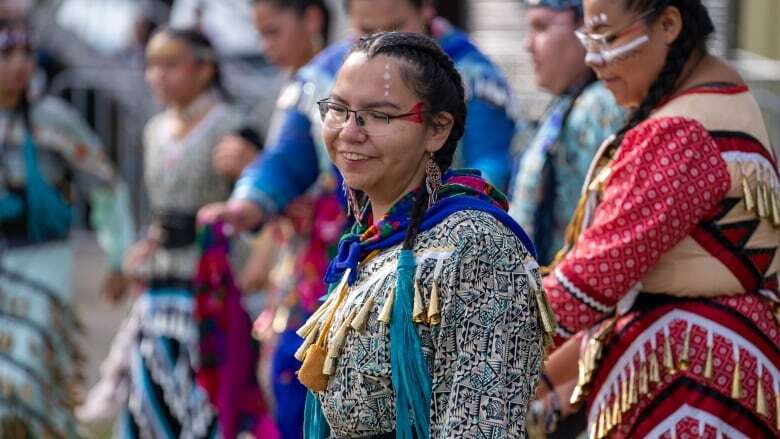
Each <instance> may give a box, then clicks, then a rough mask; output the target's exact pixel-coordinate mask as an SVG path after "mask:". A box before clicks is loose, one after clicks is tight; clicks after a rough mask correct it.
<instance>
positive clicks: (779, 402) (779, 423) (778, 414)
mask: <svg viewBox="0 0 780 439" xmlns="http://www.w3.org/2000/svg"><path fill="white" fill-rule="evenodd" d="M775 428H777V429H778V430H780V393H777V394H776V395H775Z"/></svg>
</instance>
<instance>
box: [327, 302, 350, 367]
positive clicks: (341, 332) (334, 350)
mask: <svg viewBox="0 0 780 439" xmlns="http://www.w3.org/2000/svg"><path fill="white" fill-rule="evenodd" d="M355 314H357V311H355V309H354V308H353V309H352V310H351V311H350V312H349V315H347V318H346V319H344V321H343V322H341V326H339V329H338V330H337V331H336V335H335V336H334V337H333V339H332V340H331V341H330V345H329V346H328V356H327V357H326V359H325V365H324V366H323V368H322V373H324V374H325V375H333V372H335V371H336V359H338V358H339V356H340V355H341V349H342V348H343V347H344V342H345V341H346V339H347V331H348V330H349V328H350V325H351V324H352V319H354V318H355ZM331 359H332V360H331Z"/></svg>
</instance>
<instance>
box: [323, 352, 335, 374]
mask: <svg viewBox="0 0 780 439" xmlns="http://www.w3.org/2000/svg"><path fill="white" fill-rule="evenodd" d="M336 360H338V357H331V356H330V355H328V356H326V357H325V363H323V365H322V373H323V374H325V375H327V376H331V375H333V373H334V372H336Z"/></svg>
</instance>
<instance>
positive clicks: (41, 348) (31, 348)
mask: <svg viewBox="0 0 780 439" xmlns="http://www.w3.org/2000/svg"><path fill="white" fill-rule="evenodd" d="M0 142H2V143H1V144H0V437H3V438H6V437H8V438H11V437H13V438H19V437H22V438H23V437H36V438H66V437H67V438H71V437H76V436H77V431H76V425H75V421H74V419H73V407H74V405H75V404H78V400H79V392H78V390H79V385H80V384H81V383H80V377H81V376H82V375H81V371H80V367H81V366H82V365H83V361H84V358H83V356H82V355H81V354H80V352H79V348H78V324H77V318H76V315H75V313H74V310H73V307H72V302H73V290H72V288H73V282H72V281H73V268H74V265H73V246H72V243H71V241H70V237H69V235H70V228H71V222H72V212H71V201H72V197H71V195H72V194H73V193H74V192H73V189H74V187H78V188H79V189H80V192H81V193H83V194H86V195H88V197H89V201H90V203H91V207H92V215H91V223H92V225H93V226H94V227H95V230H96V231H97V233H98V238H99V242H100V244H101V246H102V247H103V249H104V250H105V251H106V252H107V253H108V256H109V259H110V261H111V265H112V266H113V267H114V269H118V268H119V266H120V264H121V260H122V254H123V252H124V250H125V248H127V246H128V245H129V244H130V242H131V240H132V235H133V222H132V219H131V217H130V211H129V200H128V194H127V190H126V188H125V186H124V185H123V184H122V183H121V182H120V181H119V180H118V179H117V176H116V174H115V172H114V169H113V167H112V165H111V164H110V163H109V161H108V159H107V157H106V155H105V154H104V152H103V148H102V145H101V144H100V141H99V140H98V139H97V137H96V136H95V134H94V133H93V132H92V131H91V130H90V129H89V127H88V126H87V124H86V123H85V122H84V121H83V120H82V119H81V117H80V116H79V115H78V114H77V113H76V112H74V111H73V110H72V109H71V108H69V107H67V106H66V105H65V104H64V103H63V102H61V101H59V100H57V99H54V98H49V97H46V98H43V99H41V100H40V101H37V102H33V103H32V104H31V107H30V109H29V123H27V122H26V121H25V117H24V116H23V115H22V114H21V112H11V111H0Z"/></svg>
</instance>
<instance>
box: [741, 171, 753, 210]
mask: <svg viewBox="0 0 780 439" xmlns="http://www.w3.org/2000/svg"><path fill="white" fill-rule="evenodd" d="M742 195H743V196H744V198H745V209H746V210H748V211H755V210H756V200H755V198H753V190H752V189H750V183H748V181H747V178H745V177H744V176H743V177H742Z"/></svg>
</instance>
